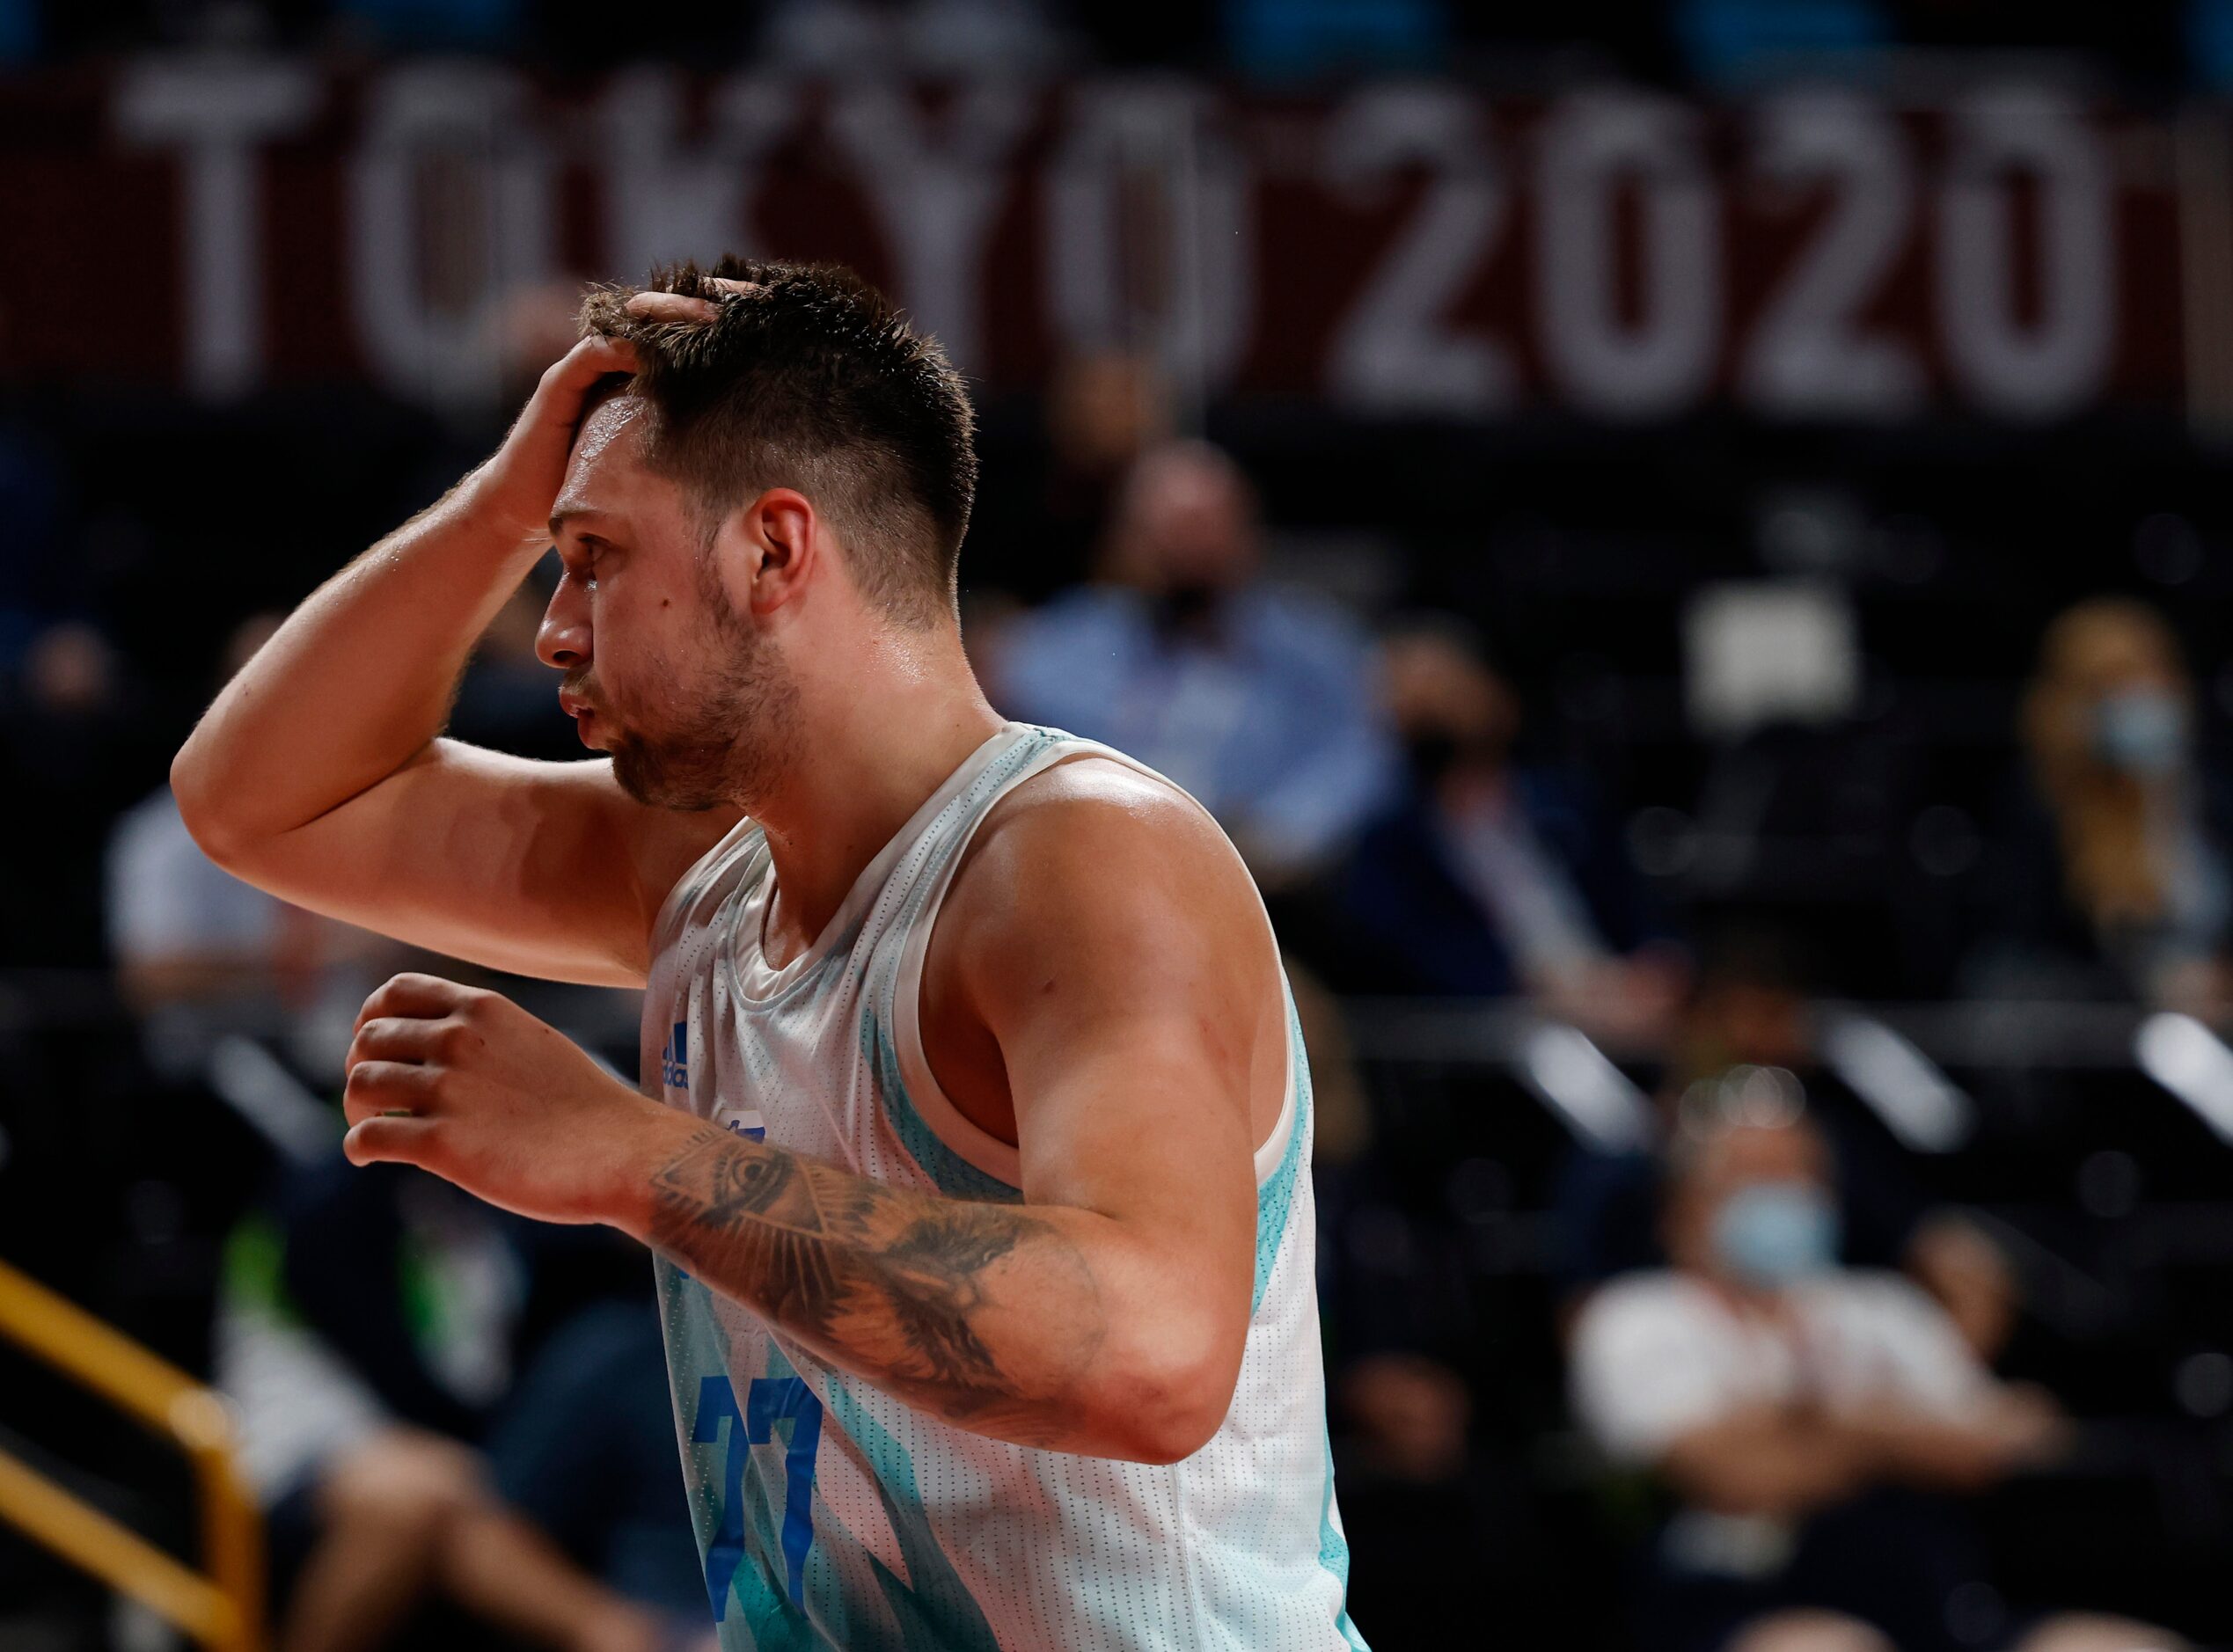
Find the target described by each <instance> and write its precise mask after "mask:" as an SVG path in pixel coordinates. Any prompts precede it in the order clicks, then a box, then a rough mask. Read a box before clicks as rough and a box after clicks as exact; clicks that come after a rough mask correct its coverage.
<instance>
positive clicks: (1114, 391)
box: [963, 350, 1172, 619]
mask: <svg viewBox="0 0 2233 1652" xmlns="http://www.w3.org/2000/svg"><path fill="white" fill-rule="evenodd" d="M994 416H996V417H997V414H995V415H994ZM1171 425H1172V413H1171V398H1170V391H1169V387H1168V385H1167V384H1166V383H1165V382H1164V378H1163V375H1162V374H1161V372H1160V371H1159V370H1158V369H1157V368H1156V367H1155V365H1154V364H1153V362H1150V361H1148V360H1147V359H1146V358H1145V357H1143V356H1138V355H1128V354H1126V353H1124V352H1123V351H1119V350H1104V351H1088V352H1085V353H1082V354H1075V355H1065V357H1063V358H1062V359H1061V360H1060V361H1059V362H1056V364H1055V368H1054V371H1053V373H1052V375H1051V376H1050V378H1049V380H1048V383H1047V389H1046V394H1045V396H1044V397H1043V399H1042V400H1041V402H1040V404H1039V407H1038V410H1037V413H1036V416H1035V417H1034V418H1033V419H1031V420H1029V423H1028V425H1027V426H1026V427H1025V428H1022V429H1020V430H1017V431H1015V432H1014V433H1013V434H1010V435H1007V436H1006V437H1005V439H1003V437H1002V435H1000V434H999V433H997V432H995V431H993V430H992V429H990V428H988V431H987V433H986V434H987V440H986V442H985V456H984V457H985V473H984V476H983V478H982V479H981V481H980V483H979V486H978V487H977V506H976V509H975V511H974V512H973V514H972V515H971V516H970V539H969V553H968V555H967V557H966V558H965V559H964V565H963V578H964V580H966V581H967V582H968V595H969V597H970V602H971V603H972V606H973V607H977V608H979V609H981V608H982V605H983V604H984V603H985V602H986V601H987V600H988V599H989V600H992V601H994V602H1003V601H1008V600H1016V601H1021V602H1024V603H1037V602H1044V601H1045V600H1046V599H1047V598H1048V597H1050V596H1053V595H1054V594H1055V593H1056V592H1058V591H1061V590H1065V589H1067V588H1069V587H1071V586H1072V585H1074V584H1076V583H1077V582H1078V581H1080V580H1082V579H1084V578H1086V577H1087V574H1090V573H1091V572H1092V571H1093V568H1094V565H1095V558H1096V557H1097V555H1098V554H1099V552H1100V551H1101V549H1102V536H1103V535H1104V534H1105V533H1106V532H1107V531H1108V528H1109V516H1110V515H1111V513H1112V511H1113V508H1114V507H1115V505H1116V496H1117V493H1118V492H1119V490H1120V489H1121V488H1122V487H1123V486H1124V479H1125V477H1126V476H1128V475H1129V474H1131V469H1132V465H1133V464H1134V463H1135V462H1136V461H1137V460H1138V458H1139V456H1140V455H1141V454H1142V453H1144V452H1146V450H1148V449H1150V448H1153V447H1160V446H1161V445H1162V444H1163V443H1164V442H1168V441H1169V440H1170V439H1171ZM970 618H972V619H974V618H976V615H974V614H972V615H971V616H970Z"/></svg>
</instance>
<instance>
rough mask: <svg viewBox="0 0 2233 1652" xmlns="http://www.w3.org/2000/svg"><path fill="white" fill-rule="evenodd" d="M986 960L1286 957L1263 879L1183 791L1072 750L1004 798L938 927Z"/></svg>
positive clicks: (1241, 960)
mask: <svg viewBox="0 0 2233 1652" xmlns="http://www.w3.org/2000/svg"><path fill="white" fill-rule="evenodd" d="M939 928H940V930H941V932H947V931H949V929H950V930H951V932H953V934H954V939H956V940H958V941H961V942H962V943H963V952H964V953H966V954H974V955H975V956H976V957H977V959H978V960H979V961H985V962H991V961H995V960H997V959H999V957H1001V956H1002V955H1009V956H1014V957H1016V958H1019V959H1041V960H1044V959H1049V958H1052V957H1055V956H1059V955H1063V954H1072V955H1075V954H1076V953H1077V952H1078V951H1080V950H1081V949H1092V950H1095V951H1101V952H1103V953H1105V954H1109V955H1111V956H1112V957H1113V956H1122V955H1124V954H1133V955H1137V954H1138V953H1139V952H1140V951H1142V950H1152V951H1153V953H1154V954H1157V955H1158V956H1160V957H1162V958H1164V959H1168V960H1170V961H1173V962H1174V963H1177V964H1179V965H1180V966H1181V968H1182V970H1183V968H1184V965H1185V963H1186V962H1188V961H1192V962H1194V963H1197V964H1207V963H1210V962H1212V961H1213V960H1214V961H1221V962H1224V963H1226V964H1228V965H1240V966H1241V968H1242V972H1243V973H1248V970H1247V968H1246V966H1247V965H1248V964H1250V963H1258V962H1261V963H1267V964H1268V963H1270V962H1273V961H1276V951H1275V949H1274V947H1273V945H1272V942H1271V939H1270V931H1269V928H1268V926H1267V925H1266V923H1265V921H1264V917H1263V905H1262V903H1261V901H1260V900H1259V899H1258V897H1257V895H1256V885H1255V882H1254V881H1253V880H1252V879H1251V878H1250V877H1249V875H1248V868H1247V867H1246V866H1243V865H1242V864H1241V857H1240V855H1239V853H1238V852H1237V851H1235V850H1234V847H1233V845H1232V844H1231V843H1230V842H1228V841H1227V840H1226V836H1225V834H1224V832H1223V831H1221V830H1219V827H1218V825H1217V823H1216V822H1214V821H1212V819H1211V818H1210V816H1209V815H1208V814H1207V813H1206V812H1205V811H1204V809H1203V808H1202V807H1201V805H1200V804H1198V803H1197V802H1195V801H1194V800H1193V799H1191V798H1190V797H1188V796H1187V795H1186V794H1185V793H1182V792H1180V791H1178V790H1177V789H1176V788H1175V787H1174V786H1170V785H1169V784H1168V782H1164V781H1160V780H1157V779H1154V778H1151V777H1149V776H1147V775H1145V774H1142V773H1140V772H1139V771H1137V770H1135V769H1132V768H1130V767H1128V766H1127V765H1125V764H1121V763H1116V762H1114V761H1112V760H1110V759H1109V758H1106V757H1078V758H1073V759H1072V760H1071V761H1069V762H1066V763H1062V764H1057V765H1056V766H1055V767H1053V768H1051V769H1049V770H1047V771H1044V772H1043V773H1041V774H1037V775H1035V776H1033V777H1032V778H1030V779H1029V780H1027V781H1025V782H1024V783H1023V784H1021V786H1017V787H1016V788H1015V790H1014V791H1013V792H1011V793H1009V794H1008V795H1007V797H1005V798H1003V799H1001V800H1000V801H999V804H997V805H996V806H995V807H994V808H993V809H992V813H991V814H990V815H988V816H987V817H986V819H985V823H984V825H983V826H981V827H980V828H979V829H978V830H977V835H976V837H975V838H974V839H973V840H972V841H971V843H970V849H969V852H968V853H967V855H966V857H965V859H963V864H962V866H961V867H960V869H959V870H958V872H957V873H956V874H955V881H954V885H953V888H952V890H951V892H950V893H949V894H948V897H947V902H946V910H945V913H944V915H943V916H942V917H941V920H940V924H939Z"/></svg>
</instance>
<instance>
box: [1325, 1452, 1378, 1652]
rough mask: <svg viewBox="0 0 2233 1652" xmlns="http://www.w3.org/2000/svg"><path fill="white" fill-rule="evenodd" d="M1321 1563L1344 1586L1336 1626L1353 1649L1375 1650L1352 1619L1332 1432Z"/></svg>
mask: <svg viewBox="0 0 2233 1652" xmlns="http://www.w3.org/2000/svg"><path fill="white" fill-rule="evenodd" d="M1318 1563H1319V1565H1321V1566H1322V1567H1324V1568H1326V1569H1327V1570H1328V1571H1329V1572H1331V1573H1332V1574H1333V1575H1334V1576H1335V1578H1336V1580H1337V1581H1339V1583H1341V1586H1342V1607H1341V1616H1339V1617H1338V1618H1336V1619H1334V1627H1335V1628H1336V1629H1338V1630H1340V1631H1341V1635H1342V1639H1343V1640H1344V1641H1348V1642H1349V1648H1350V1652H1372V1648H1370V1647H1367V1646H1366V1645H1365V1637H1364V1636H1363V1635H1361V1634H1358V1632H1357V1626H1356V1625H1355V1624H1353V1623H1351V1621H1350V1620H1349V1539H1347V1538H1345V1537H1343V1535H1342V1534H1341V1530H1340V1528H1338V1527H1337V1526H1336V1525H1335V1524H1334V1436H1332V1435H1330V1434H1329V1435H1328V1436H1326V1500H1325V1502H1322V1503H1321V1504H1320V1505H1319V1509H1318Z"/></svg>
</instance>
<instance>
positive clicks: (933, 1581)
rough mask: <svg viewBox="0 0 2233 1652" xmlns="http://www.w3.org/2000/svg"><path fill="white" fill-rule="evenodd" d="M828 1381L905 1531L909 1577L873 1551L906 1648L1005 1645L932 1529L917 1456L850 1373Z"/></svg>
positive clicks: (972, 1651)
mask: <svg viewBox="0 0 2233 1652" xmlns="http://www.w3.org/2000/svg"><path fill="white" fill-rule="evenodd" d="M827 1388H828V1394H827V1398H828V1401H829V1407H830V1414H831V1416H832V1417H834V1418H835V1419H836V1421H837V1423H838V1427H840V1428H842V1429H844V1430H845V1431H846V1436H847V1437H848V1438H850V1439H851V1440H852V1441H853V1443H854V1444H856V1445H858V1446H859V1447H860V1450H861V1451H862V1452H863V1453H864V1454H865V1455H866V1456H867V1457H868V1461H869V1464H870V1466H872V1467H873V1468H874V1469H875V1485H876V1495H877V1497H878V1498H879V1499H880V1500H881V1501H882V1503H883V1506H884V1517H885V1518H886V1519H887V1520H889V1521H890V1522H891V1529H892V1533H893V1535H894V1536H895V1537H897V1539H899V1554H900V1559H901V1560H903V1561H905V1562H906V1566H907V1577H906V1578H905V1579H904V1580H903V1579H901V1578H900V1577H898V1576H897V1575H895V1574H894V1573H893V1572H892V1570H891V1568H890V1567H888V1566H886V1565H885V1564H884V1563H883V1562H882V1561H880V1560H878V1559H877V1558H876V1557H875V1555H874V1554H871V1555H869V1556H868V1563H869V1564H870V1565H871V1566H873V1567H874V1568H875V1573H876V1581H877V1583H879V1584H880V1585H881V1586H882V1589H883V1592H884V1601H885V1604H887V1605H889V1606H890V1608H891V1612H892V1615H893V1616H894V1617H895V1618H897V1619H898V1620H899V1635H900V1640H899V1644H900V1647H901V1648H902V1652H1000V1642H999V1637H998V1636H997V1635H995V1634H993V1632H992V1624H991V1623H990V1622H989V1621H987V1620H986V1619H985V1612H984V1609H983V1608H982V1607H980V1606H979V1605H978V1604H977V1597H976V1596H974V1595H972V1594H970V1590H969V1585H968V1584H966V1583H963V1581H962V1578H961V1575H960V1574H959V1573H957V1572H956V1571H955V1569H954V1563H953V1561H950V1560H948V1558H947V1554H946V1551H945V1549H944V1548H942V1547H941V1546H940V1544H939V1541H938V1536H937V1533H935V1532H934V1531H932V1530H931V1522H930V1515H929V1514H928V1512H927V1511H926V1510H925V1509H924V1508H923V1496H922V1492H921V1489H920V1487H919V1482H918V1481H917V1480H916V1478H915V1459H914V1458H912V1457H911V1456H910V1455H909V1454H908V1451H907V1448H906V1447H905V1446H904V1445H902V1444H900V1443H899V1442H898V1441H897V1440H896V1439H894V1438H893V1437H892V1436H891V1434H890V1430H888V1429H886V1428H885V1427H884V1426H883V1424H882V1423H881V1422H877V1421H876V1419H875V1416H874V1415H873V1414H871V1413H870V1412H869V1410H868V1407H867V1406H866V1405H864V1404H863V1403H862V1402H861V1400H860V1397H859V1396H858V1395H856V1394H854V1393H853V1391H852V1390H851V1389H850V1388H849V1387H848V1386H847V1385H846V1379H845V1378H841V1377H839V1376H838V1374H837V1373H836V1372H835V1371H832V1372H831V1373H830V1376H829V1378H828V1383H827Z"/></svg>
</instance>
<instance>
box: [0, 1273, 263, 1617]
mask: <svg viewBox="0 0 2233 1652" xmlns="http://www.w3.org/2000/svg"><path fill="white" fill-rule="evenodd" d="M0 1336H5V1337H8V1338H10V1339H11V1340H12V1341H15V1342H16V1343H18V1345H20V1346H21V1347H23V1348H24V1349H28V1350H29V1351H30V1352H32V1353H33V1354H36V1355H37V1356H39V1357H40V1358H41V1359H43V1360H45V1361H47V1362H48V1363H49V1364H52V1365H54V1366H55V1367H56V1368H57V1369H59V1370H61V1371H63V1372H65V1373H66V1374H68V1375H69V1376H70V1377H71V1378H75V1379H76V1380H77V1382H78V1383H80V1384H82V1385H84V1386H85V1387H87V1388H90V1389H92V1391H93V1392H94V1393H98V1394H99V1395H101V1396H102V1397H103V1398H104V1399H106V1400H110V1401H111V1402H112V1403H113V1404H114V1405H116V1406H117V1407H119V1408H120V1409H122V1410H124V1411H128V1412H130V1413H131V1414H133V1415H134V1416H135V1417H138V1418H139V1419H140V1420H141V1421H143V1422H145V1423H146V1424H147V1425H148V1426H149V1427H150V1428H152V1429H155V1430H156V1431H157V1432H158V1433H161V1434H165V1435H168V1436H170V1438H171V1439H172V1441H173V1442H174V1443H175V1444H177V1445H178V1447H179V1450H180V1451H184V1452H185V1453H186V1455H187V1458H188V1460H189V1461H191V1462H192V1463H193V1465H194V1483H195V1486H196V1488H197V1490H198V1492H199V1494H200V1501H201V1546H202V1564H203V1566H204V1568H206V1569H205V1570H203V1571H200V1572H196V1571H194V1570H193V1569H192V1568H188V1567H187V1566H184V1565H182V1564H180V1563H179V1561H175V1560H173V1559H172V1557H171V1556H170V1555H168V1554H165V1553H163V1551H162V1550H160V1549H158V1548H157V1547H156V1546H154V1545H152V1544H150V1543H149V1542H148V1541H147V1540H146V1539H144V1538H142V1537H140V1536H139V1535H138V1534H137V1533H135V1532H134V1531H130V1530H128V1528H126V1527H124V1526H122V1525H120V1524H117V1522H115V1521H114V1520H113V1519H111V1518H110V1517H108V1516H106V1515H105V1514H103V1513H102V1512H101V1511H100V1510H99V1509H95V1508H92V1506H91V1505H89V1504H87V1503H85V1502H83V1501H81V1500H80V1499H78V1498H77V1497H74V1496H72V1495H70V1493H68V1492H66V1491H64V1490H63V1489H62V1488H61V1487H59V1486H57V1485H55V1483H54V1481H52V1480H48V1479H47V1478H46V1477H45V1476H44V1475H42V1474H40V1473H37V1472H35V1471H34V1470H33V1469H31V1468H30V1467H28V1466H26V1465H25V1464H24V1463H22V1462H21V1461H19V1460H18V1459H17V1458H14V1457H11V1456H10V1455H9V1454H8V1453H7V1452H5V1451H0V1520H6V1521H7V1522H9V1523H10V1524H12V1525H14V1526H16V1527H17V1528H18V1529H19V1530H21V1531H24V1532H25V1533H26V1535H28V1536H29V1537H30V1538H31V1539H33V1541H34V1542H38V1543H40V1544H43V1545H45V1546H47V1547H48V1548H49V1549H51V1550H53V1551H54V1552H55V1553H56V1554H59V1555H60V1556H62V1559H64V1560H66V1561H70V1563H71V1564H72V1565H74V1566H77V1568H80V1569H81V1570H83V1571H86V1572H90V1573H91V1574H92V1575H94V1576H95V1577H98V1578H99V1579H100V1580H101V1581H102V1582H104V1583H107V1584H108V1585H109V1586H110V1587H111V1588H113V1589H114V1590H118V1591H119V1592H121V1593H122V1594H126V1595H129V1596H130V1597H132V1598H134V1599H135V1600H137V1601H139V1602H140V1603H141V1604H143V1605H145V1606H146V1607H148V1608H149V1610H150V1611H152V1612H156V1613H157V1614H158V1615H159V1616H161V1617H163V1618H164V1619H167V1620H168V1621H169V1622H171V1623H172V1624H173V1625H175V1626H177V1627H178V1628H179V1629H180V1630H182V1631H184V1632H185V1633H186V1634H188V1635H191V1636H192V1637H193V1638H194V1640H195V1641H199V1642H200V1643H201V1645H203V1646H204V1647H207V1648H210V1652H263V1648H264V1630H263V1603H264V1533H263V1521H262V1518H261V1517H260V1515H259V1514H258V1513H257V1510H256V1506H255V1504H254V1503H253V1502H251V1501H250V1500H249V1498H248V1496H247V1495H246V1493H245V1491H244V1490H243V1488H242V1487H241V1484H240V1480H239V1478H238V1475H236V1474H235V1473H234V1472H233V1464H232V1424H231V1419H230V1418H229V1417H228V1416H227V1415H226V1414H225V1407H224V1404H223V1401H222V1400H219V1399H218V1398H217V1396H216V1394H214V1393H211V1392H210V1391H209V1389H207V1388H205V1387H203V1386H202V1385H201V1384H199V1383H197V1382H195V1381H194V1379H193V1378H190V1377H188V1376H187V1374H186V1373H185V1372H184V1371H180V1370H179V1369H178V1368H177V1367H176V1366H174V1365H172V1364H171V1363H169V1362H167V1361H165V1360H163V1359H161V1358H158V1357H157V1356H155V1355H154V1354H151V1353H150V1352H149V1351H148V1350H147V1349H144V1348H142V1347H141V1346H140V1345H139V1344H138V1343H137V1342H135V1341H132V1340H131V1339H130V1338H129V1337H128V1336H125V1335H123V1334H121V1333H120V1332H118V1331H116V1330H115V1329H113V1327H109V1326H106V1325H104V1324H102V1323H101V1321H100V1320H99V1319H95V1318H93V1316H92V1314H90V1313H87V1312H85V1311H84V1309H82V1308H79V1307H77V1305H74V1304H72V1303H70V1302H67V1301H65V1300H63V1298H62V1297H58V1296H56V1295H55V1293H54V1292H53V1291H51V1290H48V1289H47V1288H46V1287H45V1286H44V1285H41V1284H40V1283H38V1282H37V1281H35V1280H33V1279H30V1278H27V1277H26V1276H24V1275H22V1274H19V1273H18V1272H17V1271H16V1270H15V1269H14V1268H10V1267H9V1266H8V1265H7V1264H6V1263H4V1262H0Z"/></svg>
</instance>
